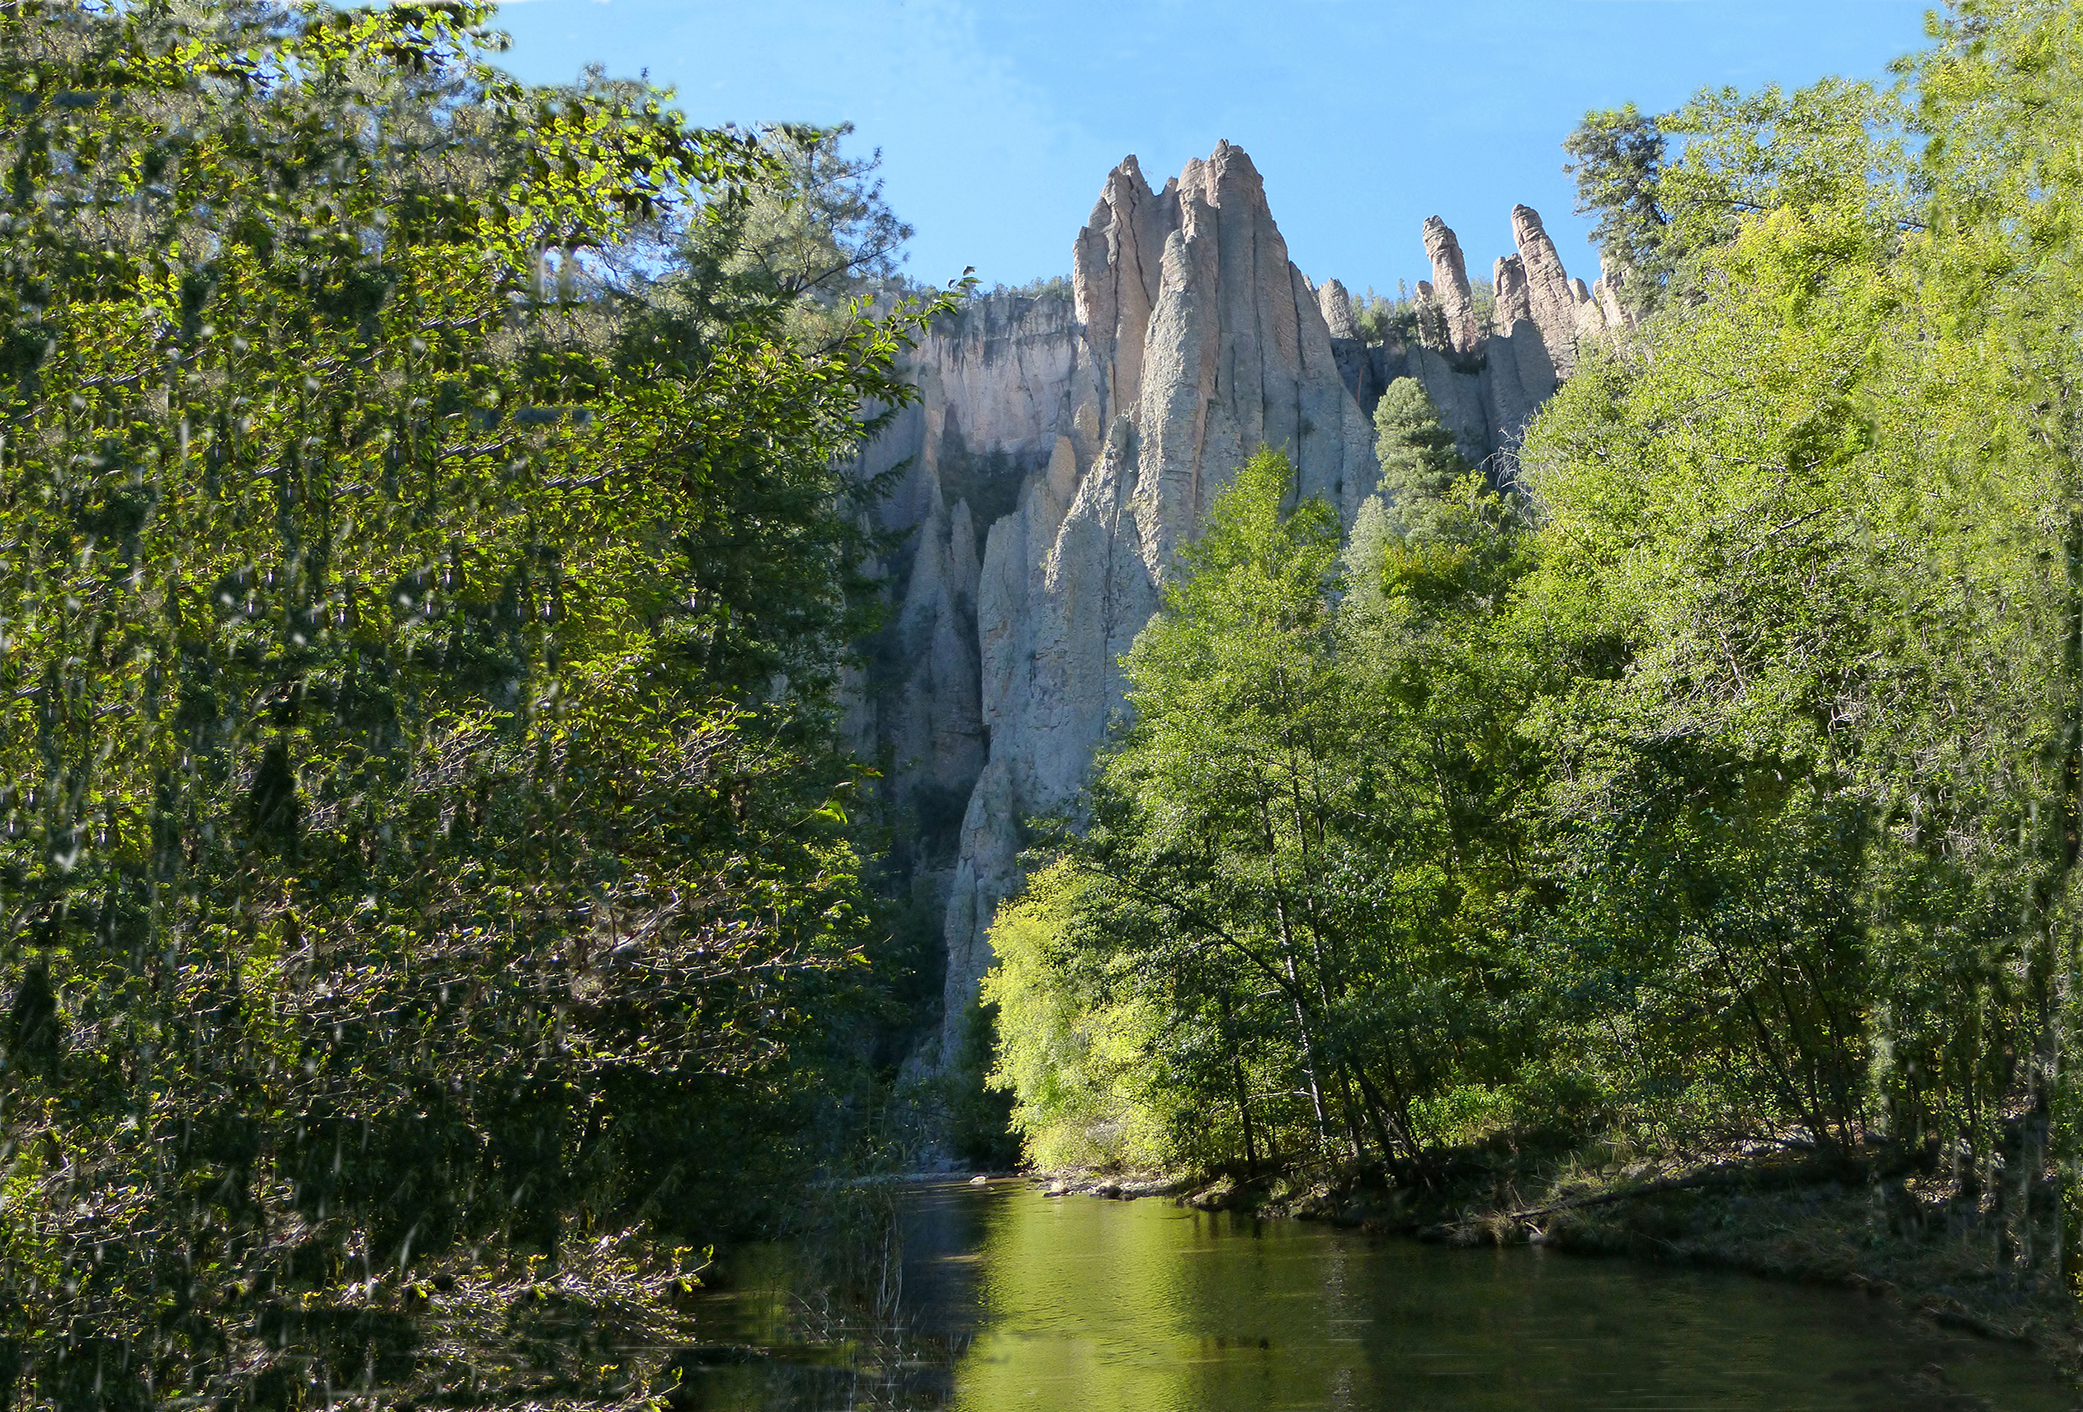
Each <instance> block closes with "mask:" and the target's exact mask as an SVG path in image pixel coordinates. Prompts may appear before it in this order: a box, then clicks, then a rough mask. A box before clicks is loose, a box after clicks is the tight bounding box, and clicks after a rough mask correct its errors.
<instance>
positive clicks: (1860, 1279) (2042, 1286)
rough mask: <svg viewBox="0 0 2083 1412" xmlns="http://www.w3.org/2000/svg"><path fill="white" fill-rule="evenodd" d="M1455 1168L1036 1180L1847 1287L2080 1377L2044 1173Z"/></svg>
mask: <svg viewBox="0 0 2083 1412" xmlns="http://www.w3.org/2000/svg"><path fill="white" fill-rule="evenodd" d="M1596 1155H1598V1156H1604V1157H1607V1158H1609V1159H1610V1158H1611V1154H1609V1153H1600V1154H1596ZM1449 1170H1450V1173H1451V1175H1450V1176H1449V1177H1448V1178H1447V1179H1446V1181H1444V1182H1443V1183H1442V1184H1441V1189H1440V1190H1439V1191H1437V1192H1415V1191H1411V1190H1408V1189H1403V1188H1396V1187H1385V1186H1383V1185H1381V1184H1379V1183H1378V1182H1370V1181H1368V1180H1366V1179H1364V1178H1355V1177H1351V1176H1345V1175H1338V1176H1329V1177H1315V1178H1311V1177H1305V1176H1297V1175H1294V1174H1274V1175H1264V1176H1261V1177H1258V1178H1256V1179H1252V1180H1239V1179H1238V1178H1236V1177H1235V1176H1227V1175H1226V1176H1221V1177H1218V1178H1216V1179H1214V1180H1207V1179H1201V1178H1194V1177H1186V1176H1180V1175H1177V1174H1161V1173H1160V1174H1152V1173H1127V1174H1124V1173H1091V1172H1055V1173H1044V1174H1039V1175H1038V1176H1037V1178H1036V1180H1037V1182H1038V1184H1039V1185H1040V1186H1041V1189H1042V1190H1043V1192H1044V1193H1045V1194H1049V1195H1071V1194H1084V1195H1092V1196H1098V1197H1112V1198H1118V1199H1137V1198H1158V1199H1169V1200H1172V1201H1175V1202H1177V1203H1179V1204H1180V1205H1184V1206H1191V1207H1195V1208H1198V1209H1201V1210H1209V1211H1218V1210H1221V1211H1236V1212H1241V1213H1248V1214H1253V1215H1258V1216H1265V1217H1291V1218H1295V1219H1300V1220H1317V1221H1326V1222H1330V1223H1333V1224H1337V1225H1342V1226H1348V1227H1355V1228H1358V1229H1362V1230H1366V1231H1369V1232H1373V1233H1379V1234H1397V1235H1403V1236H1408V1237H1413V1238H1416V1239H1419V1240H1423V1241H1429V1242H1437V1243H1443V1244H1447V1245H1455V1246H1476V1245H1539V1246H1544V1247H1546V1248H1548V1249H1552V1250H1557V1251H1562V1252H1567V1253H1570V1254H1577V1255H1592V1256H1600V1255H1602V1256H1616V1255H1617V1256H1625V1257H1628V1258H1631V1259H1638V1260H1649V1261H1656V1262H1661V1263H1676V1264H1687V1265H1694V1266H1702V1267H1708V1268H1716V1269H1726V1270H1733V1271H1741V1272H1744V1273H1748V1274H1753V1275H1758V1276H1762V1277H1765V1278H1768V1279H1775V1280H1786V1281H1793V1282H1798V1283H1802V1284H1810V1285H1827V1286H1837V1287H1841V1288H1845V1289H1851V1290H1857V1291H1860V1292H1862V1293H1864V1294H1866V1295H1868V1296H1871V1297H1873V1298H1876V1299H1883V1300H1888V1301H1891V1302H1894V1303H1897V1304H1899V1305H1901V1306H1902V1307H1904V1308H1906V1309H1908V1310H1911V1311H1913V1312H1915V1313H1917V1314H1920V1315H1922V1316H1924V1317H1926V1318H1929V1319H1931V1320H1932V1321H1934V1322H1935V1323H1937V1324H1939V1325H1941V1326H1943V1327H1947V1328H1951V1329H1956V1330H1962V1331H1966V1332H1970V1333H1973V1334H1976V1335H1979V1336H1981V1337H1983V1338H1988V1339H1993V1340H2000V1341H2004V1342H2008V1343H2012V1344H2016V1345H2018V1346H2019V1347H2020V1348H2021V1349H2024V1350H2030V1352H2031V1353H2032V1354H2033V1355H2034V1356H2036V1357H2038V1358H2041V1359H2044V1360H2045V1361H2048V1362H2050V1363H2052V1364H2053V1365H2054V1366H2056V1367H2057V1368H2058V1369H2060V1371H2061V1372H2062V1373H2063V1374H2064V1375H2065V1376H2066V1377H2067V1378H2068V1379H2070V1380H2071V1381H2072V1382H2075V1383H2078V1384H2083V1320H2079V1318H2078V1307H2079V1306H2078V1302H2077V1298H2076V1296H2075V1295H2074V1294H2073V1293H2071V1292H2070V1290H2069V1289H2068V1287H2067V1285H2066V1283H2065V1281H2064V1279H2063V1278H2062V1276H2061V1274H2060V1272H2059V1262H2058V1258H2057V1256H2058V1252H2057V1251H2055V1250H2054V1249H2053V1244H2054V1241H2055V1240H2056V1239H2057V1232H2058V1229H2059V1227H2058V1223H2057V1219H2056V1214H2055V1201H2054V1191H2053V1186H2052V1182H2051V1180H2049V1179H2047V1178H2044V1177H2043V1178H2041V1179H2037V1180H2034V1181H2030V1182H2026V1181H2021V1180H2020V1179H2019V1178H2018V1177H2017V1176H2015V1175H2014V1176H2013V1177H2012V1178H2011V1180H2010V1182H2009V1183H2005V1182H2004V1181H2003V1180H2002V1179H2001V1178H2000V1177H1999V1179H1998V1180H1996V1181H1994V1182H1991V1183H1989V1184H1988V1187H1987V1189H1984V1190H1982V1191H1980V1192H1974V1191H1972V1190H1968V1191H1963V1190H1961V1189H1959V1188H1958V1187H1956V1186H1955V1184H1954V1183H1953V1182H1952V1180H1951V1179H1950V1178H1949V1177H1942V1176H1940V1175H1938V1174H1936V1173H1934V1172H1931V1171H1929V1170H1919V1169H1917V1168H1914V1167H1910V1168H1903V1167H1901V1166H1900V1165H1899V1164H1898V1165H1891V1164H1890V1163H1889V1162H1888V1161H1886V1160H1884V1159H1882V1158H1880V1157H1878V1156H1873V1157H1868V1158H1864V1159H1862V1158H1856V1157H1855V1158H1848V1159H1838V1160H1833V1161H1828V1162H1823V1161H1817V1160H1814V1159H1803V1158H1800V1157H1791V1156H1786V1155H1781V1154H1772V1153H1753V1154H1738V1153H1724V1154H1715V1155H1713V1156H1712V1157H1710V1158H1703V1159H1696V1160H1693V1161H1690V1162H1685V1161H1665V1162H1649V1161H1641V1160H1636V1161H1622V1160H1607V1161H1602V1162H1601V1161H1593V1160H1590V1155H1588V1154H1583V1153H1579V1154H1575V1155H1574V1156H1573V1157H1572V1158H1570V1159H1568V1160H1565V1161H1562V1162H1553V1161H1550V1162H1546V1163H1533V1162H1519V1161H1511V1160H1493V1161H1488V1162H1484V1161H1480V1160H1475V1159H1472V1158H1470V1159H1464V1160H1461V1161H1458V1162H1456V1163H1454V1164H1452V1165H1451V1166H1450V1168H1449ZM2035 1237H2036V1238H2037V1239H2035Z"/></svg>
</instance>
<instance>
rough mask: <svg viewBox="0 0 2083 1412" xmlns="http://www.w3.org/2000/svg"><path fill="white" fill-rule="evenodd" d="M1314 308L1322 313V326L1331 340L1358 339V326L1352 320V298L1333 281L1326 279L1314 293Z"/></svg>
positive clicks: (1342, 286)
mask: <svg viewBox="0 0 2083 1412" xmlns="http://www.w3.org/2000/svg"><path fill="white" fill-rule="evenodd" d="M1316 307H1317V308H1318V309H1320V310H1322V311H1323V316H1324V326H1325V327H1326V328H1328V329H1330V331H1331V337H1333V338H1358V337H1359V336H1360V325H1359V323H1358V322H1357V321H1356V320H1355V319H1354V318H1353V301H1352V296H1351V295H1350V294H1348V293H1346V289H1345V286H1344V285H1342V284H1340V283H1339V282H1338V281H1337V280H1335V279H1327V280H1325V281H1324V283H1323V287H1322V288H1320V289H1318V290H1317V291H1316Z"/></svg>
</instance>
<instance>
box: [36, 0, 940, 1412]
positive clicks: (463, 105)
mask: <svg viewBox="0 0 2083 1412" xmlns="http://www.w3.org/2000/svg"><path fill="white" fill-rule="evenodd" d="M489 15H490V8H489V7H488V6H480V5H468V4H437V5H424V6H412V7H402V6H401V7H397V8H392V9H375V10H368V11H343V10H333V9H330V8H327V7H325V6H322V5H308V6H295V7H283V6H278V5H260V4H239V3H230V4H218V3H210V2H209V0H203V3H185V2H183V0H176V2H175V3H146V4H137V5H116V6H101V5H80V4H73V3H65V2H64V0H53V3H39V0H9V3H6V4H0V88H4V92H5V95H6V96H5V101H6V116H5V124H6V127H5V134H6V157H5V178H4V179H5V183H6V194H5V204H4V214H0V270H4V279H0V300H4V301H5V323H6V342H5V345H4V348H0V398H4V401H5V422H4V428H0V507H4V508H0V632H4V635H5V637H4V644H5V656H4V660H0V702H4V703H5V704H4V705H0V722H4V724H0V754H4V757H5V768H4V779H0V812H4V814H5V818H6V827H5V839H4V842H0V899H4V901H0V906H4V908H5V915H6V926H7V950H6V954H5V958H4V971H5V988H6V993H7V995H8V997H9V1005H10V1009H9V1011H8V1013H7V1015H6V1016H5V1034H4V1036H0V1039H4V1044H5V1052H6V1060H5V1070H4V1076H0V1103H4V1105H5V1106H4V1114H0V1122H4V1125H5V1128H4V1141H5V1144H6V1148H5V1171H6V1176H5V1201H6V1215H5V1219H4V1226H0V1406H7V1405H11V1404H10V1398H14V1399H18V1400H19V1401H20V1403H21V1405H36V1406H57V1407H66V1408H84V1407H123V1406H143V1405H147V1404H153V1403H157V1402H162V1401H173V1402H177V1403H179V1404H180V1405H195V1406H201V1405H211V1406H217V1405H223V1406H233V1405H236V1406H255V1407H302V1406H313V1405H330V1403H331V1402H332V1401H333V1400H334V1399H335V1398H336V1397H346V1396H349V1395H353V1394H356V1392H357V1390H359V1392H360V1394H362V1395H367V1394H369V1393H370V1392H371V1390H372V1389H375V1388H378V1387H383V1388H387V1389H389V1391H388V1393H387V1394H386V1396H385V1400H386V1401H395V1400H396V1399H397V1398H399V1397H403V1396H433V1397H438V1398H445V1399H449V1400H450V1401H452V1402H454V1403H455V1404H456V1405H485V1406H493V1405H497V1406H512V1405H517V1404H519V1403H523V1402H527V1401H529V1400H531V1399H536V1400H540V1401H542V1402H543V1403H545V1404H547V1403H549V1402H553V1401H558V1400H560V1399H561V1400H565V1401H569V1400H572V1399H578V1400H583V1401H586V1402H587V1404H588V1405H602V1401H603V1399H604V1400H605V1402H607V1403H619V1402H623V1401H628V1402H631V1403H641V1402H643V1401H644V1399H645V1398H646V1397H647V1396H649V1395H650V1394H651V1393H652V1391H654V1390H655V1388H656V1386H658V1385H660V1380H661V1379H663V1380H664V1382H665V1384H667V1385H669V1384H670V1382H671V1380H672V1379H671V1374H670V1371H669V1370H668V1371H664V1372H662V1371H661V1368H662V1365H663V1364H664V1363H665V1361H666V1359H667V1356H668V1355H667V1353H666V1352H663V1351H661V1350H669V1349H670V1348H671V1347H672V1346H673V1345H674V1344H675V1343H676V1341H677V1342H684V1341H685V1330H684V1329H682V1328H680V1327H679V1325H680V1324H681V1323H684V1320H682V1318H681V1315H680V1313H679V1312H677V1310H678V1306H679V1302H683V1301H681V1299H680V1296H681V1293H682V1292H684V1291H686V1290H688V1289H691V1288H692V1284H691V1281H692V1280H693V1279H694V1277H695V1275H696V1273H697V1271H698V1269H699V1267H700V1265H701V1264H702V1261H703V1256H702V1255H701V1254H700V1252H701V1251H702V1250H703V1249H704V1248H706V1247H708V1246H710V1245H711V1244H712V1243H714V1242H716V1241H717V1240H719V1239H724V1238H727V1237H730V1236H732V1235H734V1234H736V1233H738V1232H741V1231H744V1230H747V1229H750V1228H754V1227H755V1226H758V1225H759V1224H760V1223H762V1222H766V1221H769V1220H771V1219H773V1218H774V1216H775V1212H774V1210H773V1209H772V1208H774V1206H775V1205H776V1203H777V1201H778V1202H779V1203H782V1204H783V1205H791V1204H800V1203H799V1202H797V1201H796V1195H795V1194H796V1193H797V1191H799V1190H800V1188H801V1187H802V1185H803V1183H805V1182H806V1181H807V1180H808V1179H809V1178H810V1177H811V1176H812V1175H814V1174H815V1173H817V1172H819V1171H823V1170H829V1169H832V1168H845V1167H846V1166H847V1165H848V1163H849V1162H851V1161H852V1160H853V1159H854V1158H855V1157H856V1156H858V1155H859V1150H860V1149H861V1148H862V1147H863V1145H864V1144H866V1145H870V1146H872V1145H873V1143H874V1142H875V1140H876V1139H875V1138H874V1136H873V1134H872V1133H870V1132H869V1131H868V1129H867V1127H866V1120H865V1119H864V1118H863V1116H862V1114H863V1113H864V1112H865V1111H867V1109H868V1108H870V1107H871V1106H872V1104H873V1102H874V1101H875V1100H874V1091H875V1076H874V1073H873V1066H872V1058H873V1056H872V1055H870V1054H867V1053H864V1052H863V1051H862V1050H861V1048H860V1046H859V1045H858V1044H856V1043H855V1042H854V1039H853V1036H854V1035H855V1034H856V1033H858V1032H859V1031H860V1030H862V1029H863V1028H866V1029H868V1030H873V1029H874V1028H875V1027H876V1026H877V1025H878V1024H879V1023H881V1017H882V1016H883V1013H884V1011H885V1010H886V1009H887V1008H888V1007H889V1006H890V1005H891V1004H892V1003H893V1002H892V1001H891V999H890V995H889V988H888V987H887V986H884V985H883V984H882V982H881V981H880V979H879V978H878V975H877V971H876V968H875V966H874V965H873V964H872V963H873V962H874V961H875V960H876V957H877V948H878V945H879V943H878V941H877V935H878V933H877V932H876V930H875V916H874V908H873V904H872V900H871V899H870V898H869V897H868V896H867V895H866V892H865V889H864V887H863V881H862V879H863V865H862V861H861V855H860V853H859V851H858V850H857V848H856V842H857V834H856V831H855V829H854V826H853V825H852V824H851V823H850V818H851V814H852V811H853V810H854V808H855V805H854V800H855V796H856V793H857V791H858V790H859V789H860V788H861V787H862V784H863V781H864V780H865V778H866V775H865V774H864V771H863V768H862V767H861V766H860V765H859V764H858V763H857V762H855V761H853V760H851V759H850V758H848V757H847V756H846V754H845V753H844V752H843V751H842V750H841V749H840V748H839V745H838V743H837V739H836V735H835V729H834V720H835V709H836V708H835V705H834V700H833V689H834V683H835V680H836V676H837V673H838V670H839V667H840V665H841V663H842V661H843V660H844V656H845V651H846V646H847V644H848V643H850V642H852V641H854V640H856V639H857V638H859V637H860V636H861V635H862V633H863V631H864V630H865V628H866V627H867V625H868V624H869V622H870V621H871V617H872V612H873V608H874V604H873V601H872V589H873V585H872V584H870V583H869V582H867V581H866V580H865V579H864V578H863V576H862V573H861V567H860V566H861V565H862V564H863V563H864V562H865V561H867V560H868V559H869V558H870V556H871V554H872V553H873V551H874V550H875V549H876V547H877V546H876V543H875V541H874V539H873V537H872V536H871V535H870V534H869V533H868V532H867V531H866V530H864V529H863V528H862V525H863V523H864V521H863V519H862V516H861V515H860V513H859V507H860V506H861V505H863V504H865V503H867V502H869V501H871V500H872V499H873V497H874V496H875V495H876V494H877V493H878V489H879V488H878V486H877V485H875V484H873V483H861V482H858V481H856V480H852V479H849V478H848V477H847V476H845V475H844V474H842V471H841V468H842V467H843V465H844V464H845V462H846V460H847V459H848V458H849V457H850V455H851V453H852V452H853V450H854V448H855V447H856V446H857V445H858V444H859V442H860V441H861V439H862V438H863V437H865V436H869V435H872V434H873V433H874V431H875V430H876V428H877V426H878V421H877V419H876V418H875V417H874V416H870V415H866V414H864V413H863V412H862V408H863V407H864V406H865V405H869V404H873V405H875V406H877V407H882V408H895V407H898V406H901V405H902V404H903V403H904V402H905V401H906V399H907V398H908V397H909V396H910V395H911V393H910V389H909V388H908V387H907V386H906V385H905V384H904V383H903V382H902V381H901V380H900V378H899V377H898V375H897V372H896V369H897V365H898V362H899V360H900V359H901V357H902V355H903V354H904V352H905V351H906V350H907V348H908V347H909V346H910V345H911V342H912V341H913V340H914V339H915V338H916V336H917V334H918V331H919V330H920V328H921V327H922V326H923V323H924V321H925V320H926V319H928V318H929V317H931V316H932V315H934V314H936V313H939V312H941V311H944V310H946V309H948V308H950V307H952V305H953V304H954V302H955V301H956V300H957V298H958V297H959V295H960V291H959V290H957V291H953V292H951V293H948V294H945V295H940V296H931V295H929V296H926V297H923V298H920V299H917V300H909V301H907V300H904V299H896V298H893V297H884V298H882V299H881V302H880V303H879V304H875V305H874V307H873V309H872V310H871V308H870V303H871V302H872V301H871V296H873V295H875V294H876V293H878V292H879V291H881V290H882V289H884V288H885V287H886V286H887V285H888V281H889V276H890V275H891V273H892V270H893V268H894V266H893V263H892V255H893V251H894V247H895V245H896V243H897V242H898V241H900V240H901V239H902V238H903V236H904V235H905V234H907V232H906V231H904V229H903V228H902V227H901V226H899V225H898V224H897V223H896V222H895V221H894V218H892V217H890V216H889V214H888V212H887V211H886V210H885V209H884V208H882V206H881V204H880V202H879V200H877V199H876V197H875V195H874V188H873V185H872V182H870V181H869V180H868V179H867V176H866V172H865V169H864V168H862V167H861V166H859V165H858V164H849V163H847V162H845V161H843V160H841V159H840V158H839V157H838V156H837V152H836V146H835V145H834V143H835V141H836V135H835V134H830V133H816V132H807V131H805V132H798V131H784V130H774V131H768V132H764V133H757V134H755V133H746V132H739V131H713V130H699V129H693V128H690V127H688V126H687V125H686V124H685V123H684V121H683V120H682V119H681V117H680V116H679V114H678V113H676V112H674V111H672V110H671V109H670V107H669V106H668V100H667V96H666V95H664V94H661V93H659V92H657V91H654V90H652V89H650V88H648V87H646V86H644V85H642V84H636V83H624V82H618V81H611V80H608V79H606V78H603V77H600V76H598V75H592V76H590V77H589V78H588V79H587V80H585V81H584V82H582V83H581V84H579V85H578V86H575V87H571V88H565V89H555V90H551V89H538V88H527V87H523V86H521V85H518V84H516V83H514V82H513V81H511V80H510V79H508V78H506V77H505V76H503V75H502V74H500V73H499V72H497V71H496V70H494V69H492V68H490V67H489V66H488V61H489V60H490V59H491V58H492V57H493V56H494V55H495V53H496V51H497V48H498V45H499V40H498V38H497V36H496V35H494V34H493V33H492V32H491V31H488V30H487V29H486V28H485V27H484V26H485V24H486V22H487V20H488V18H489ZM784 565H785V566H786V572H785V573H777V572H776V568H777V566H784ZM885 932H886V929H885ZM553 1278H554V1279H555V1281H556V1283H555V1286H554V1292H553V1288H552V1285H551V1284H550V1283H549V1282H550V1281H551V1280H552V1279H553ZM632 1346H634V1347H635V1348H637V1349H638V1350H640V1351H638V1352H635V1353H632V1352H630V1351H628V1350H629V1348H630V1347H632ZM617 1350H620V1351H617ZM644 1350H648V1351H644ZM183 1399H186V1401H185V1402H183V1401H182V1400H183Z"/></svg>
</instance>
